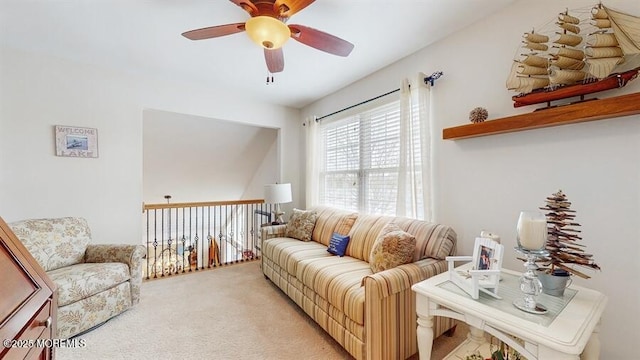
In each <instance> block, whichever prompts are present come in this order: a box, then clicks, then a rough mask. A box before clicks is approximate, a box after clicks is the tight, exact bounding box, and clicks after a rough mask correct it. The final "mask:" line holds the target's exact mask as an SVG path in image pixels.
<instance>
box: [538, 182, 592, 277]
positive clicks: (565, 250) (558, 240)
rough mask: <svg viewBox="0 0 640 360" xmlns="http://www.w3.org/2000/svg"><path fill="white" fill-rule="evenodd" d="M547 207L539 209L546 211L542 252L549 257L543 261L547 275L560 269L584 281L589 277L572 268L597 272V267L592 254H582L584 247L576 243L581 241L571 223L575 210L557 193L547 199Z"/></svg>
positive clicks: (562, 195)
mask: <svg viewBox="0 0 640 360" xmlns="http://www.w3.org/2000/svg"><path fill="white" fill-rule="evenodd" d="M546 203H547V205H546V206H545V207H541V208H540V210H546V211H547V213H546V216H547V229H548V236H547V244H546V249H547V250H548V251H549V256H548V257H547V258H544V259H543V261H544V266H545V267H547V272H548V273H549V274H554V271H556V270H557V269H562V270H564V271H567V272H569V273H571V274H575V275H577V276H580V277H581V278H584V279H588V278H590V276H588V275H586V274H584V273H582V272H580V271H578V270H576V269H575V267H574V266H570V265H577V266H583V267H589V268H592V269H596V270H600V267H599V266H598V265H597V264H596V263H595V262H594V261H593V259H592V257H593V255H591V254H587V253H585V252H584V247H585V245H582V244H579V243H578V241H579V240H582V237H580V235H579V234H580V232H581V231H580V230H578V229H576V227H578V226H580V224H578V223H577V222H574V219H575V217H576V215H575V210H571V209H570V208H571V202H569V201H568V200H567V196H566V195H565V194H564V193H563V192H562V190H559V191H558V192H557V193H555V194H553V195H551V196H549V197H547V199H546Z"/></svg>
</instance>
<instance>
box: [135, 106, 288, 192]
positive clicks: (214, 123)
mask: <svg viewBox="0 0 640 360" xmlns="http://www.w3.org/2000/svg"><path fill="white" fill-rule="evenodd" d="M143 118H144V119H143V130H142V132H143V163H144V171H143V175H142V177H143V200H144V202H145V203H146V204H154V203H155V204H157V203H165V199H164V196H165V195H171V197H172V198H171V202H172V203H179V202H198V201H224V200H238V199H242V200H245V199H261V198H262V197H263V186H264V184H267V183H273V182H275V181H278V179H279V176H278V165H277V161H276V160H277V159H276V152H275V150H276V146H277V136H278V131H277V130H276V129H270V128H265V127H258V126H253V125H246V124H241V123H236V122H230V121H223V120H216V119H210V118H204V117H199V116H193V115H185V114H176V113H172V112H167V111H158V110H145V111H144V114H143ZM255 181H260V182H261V183H260V184H255ZM257 185H259V186H257Z"/></svg>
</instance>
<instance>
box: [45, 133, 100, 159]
mask: <svg viewBox="0 0 640 360" xmlns="http://www.w3.org/2000/svg"><path fill="white" fill-rule="evenodd" d="M55 134H56V156H70V157H86V158H97V157H98V129H93V128H85V127H76V126H64V125H56V127H55Z"/></svg>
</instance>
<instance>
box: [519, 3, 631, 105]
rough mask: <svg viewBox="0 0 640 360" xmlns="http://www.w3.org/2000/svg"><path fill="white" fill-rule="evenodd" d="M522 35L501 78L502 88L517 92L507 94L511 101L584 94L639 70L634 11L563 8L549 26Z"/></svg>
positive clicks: (614, 84) (617, 84)
mask: <svg viewBox="0 0 640 360" xmlns="http://www.w3.org/2000/svg"><path fill="white" fill-rule="evenodd" d="M585 12H586V13H588V14H587V15H586V16H584V15H585V14H584V13H585ZM576 14H577V15H576ZM574 15H576V16H574ZM580 15H583V16H582V18H581V17H580ZM523 38H524V40H523V45H522V49H519V51H518V55H517V59H515V60H514V63H513V66H512V68H511V73H510V74H509V78H508V79H507V88H508V89H509V90H514V91H517V92H519V93H520V94H519V95H515V96H513V97H512V99H513V101H514V104H513V106H514V107H520V106H526V105H533V104H539V103H547V105H548V106H550V105H551V101H555V100H560V99H566V98H570V97H574V96H580V97H581V100H584V95H587V94H592V93H595V92H599V91H604V90H609V89H614V88H619V87H623V86H625V85H626V84H627V83H628V82H629V81H631V80H633V79H635V78H636V77H637V76H638V73H639V72H640V17H638V16H634V15H629V14H625V13H623V12H620V11H616V10H612V9H610V8H607V7H606V6H604V5H602V4H599V5H597V6H596V7H594V8H592V9H590V11H584V10H583V11H582V13H580V11H578V10H577V11H576V13H575V14H570V13H569V10H567V11H565V12H564V13H561V14H559V15H558V21H557V23H556V24H554V29H553V30H551V31H544V29H541V31H538V32H536V31H535V30H534V31H531V32H529V33H525V34H524V36H523Z"/></svg>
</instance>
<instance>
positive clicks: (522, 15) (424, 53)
mask: <svg viewBox="0 0 640 360" xmlns="http://www.w3.org/2000/svg"><path fill="white" fill-rule="evenodd" d="M606 4H607V5H608V6H610V7H612V8H614V9H620V10H623V11H627V12H629V13H632V14H635V15H640V2H637V1H635V0H633V1H632V0H627V1H620V0H618V1H614V0H610V1H607V3H606ZM590 5H592V3H591V2H589V1H563V2H562V3H561V4H560V3H558V2H557V1H553V0H544V1H542V0H541V1H525V0H522V1H519V2H517V3H515V4H514V5H513V6H511V7H509V8H507V9H505V10H504V11H502V12H501V13H498V14H496V15H494V16H492V17H490V18H486V19H484V20H483V21H481V22H480V23H477V24H475V25H473V26H471V27H470V28H468V29H466V30H465V31H464V32H462V33H457V34H455V35H453V36H450V37H449V38H447V39H445V40H443V41H440V42H438V43H436V44H433V45H432V46H429V47H427V48H425V49H423V50H421V51H420V52H418V53H416V54H413V55H412V56H410V57H407V58H405V59H403V60H402V61H400V62H398V63H395V64H393V65H391V66H389V67H387V68H385V69H382V70H380V71H378V72H377V73H375V74H372V75H370V76H369V77H367V78H365V79H363V80H361V81H359V82H357V83H354V84H352V85H350V86H348V87H347V88H345V89H342V90H340V91H339V92H337V93H334V94H332V95H331V96H328V97H326V98H324V99H322V100H320V101H318V102H316V103H315V104H312V105H311V106H308V107H307V108H305V109H303V116H309V115H318V116H321V115H324V114H327V113H330V112H333V111H335V110H338V109H341V108H344V107H345V106H348V105H351V104H355V103H358V102H360V101H362V100H365V99H367V98H371V97H373V96H376V95H378V94H382V93H385V92H387V91H389V90H392V89H395V88H398V87H399V85H400V80H401V78H403V77H412V76H415V74H416V73H417V72H420V71H422V72H425V73H427V74H430V73H432V72H433V71H436V70H442V71H443V72H444V76H443V77H442V78H441V79H440V80H438V81H437V82H436V85H435V87H434V88H433V92H432V106H433V129H434V141H433V153H434V157H435V165H434V166H435V168H434V176H435V194H434V195H435V214H436V219H437V221H438V222H441V223H446V224H449V225H451V226H453V228H454V229H455V230H456V232H457V234H458V242H459V247H458V248H459V253H460V254H471V253H472V246H471V245H472V243H473V240H474V237H475V236H477V235H479V233H480V231H481V230H482V229H487V230H491V231H494V232H496V233H498V234H500V235H501V236H502V239H503V243H504V245H505V246H506V249H507V251H506V254H505V265H504V266H505V267H506V268H511V269H515V270H519V271H521V270H522V263H521V262H520V261H518V260H516V253H515V251H513V250H512V249H513V247H514V246H515V224H516V221H517V217H518V213H519V212H520V211H521V210H527V209H536V208H537V207H539V206H543V205H544V200H545V197H546V196H548V195H550V194H552V193H553V192H556V191H557V190H558V189H562V190H563V191H564V192H565V193H566V194H567V196H568V198H569V200H570V201H572V203H573V205H572V208H573V209H575V210H576V211H577V218H576V220H577V222H579V223H581V224H582V231H583V237H584V240H583V242H582V243H583V244H584V245H586V246H587V251H588V252H591V253H593V254H594V256H595V260H596V261H597V262H598V263H599V265H600V266H601V267H602V269H603V270H602V272H596V273H590V274H592V275H593V277H592V278H591V279H589V280H586V281H585V280H582V279H576V280H574V281H575V283H578V284H579V285H583V286H587V287H591V288H594V289H597V290H599V291H601V292H603V293H605V294H606V295H607V296H608V298H609V303H608V306H607V309H606V311H605V313H604V316H603V319H602V333H601V339H602V346H603V350H602V354H601V355H602V356H601V358H602V359H632V358H637V350H636V348H635V346H633V345H634V344H637V343H638V340H640V333H639V332H638V329H637V324H638V323H640V310H639V308H638V304H640V288H638V287H637V284H638V281H637V275H638V274H639V273H640V265H639V264H640V262H639V261H638V259H639V258H640V250H639V249H640V226H639V224H638V219H640V185H639V184H640V116H639V115H635V116H628V117H623V118H617V119H612V120H606V121H596V122H589V123H582V124H575V125H565V126H559V127H552V128H546V129H539V130H529V131H524V132H517V133H511V134H502V135H494V136H487V137H481V138H474V139H467V140H458V141H451V140H446V141H445V140H442V135H441V134H442V129H443V128H445V127H451V126H457V125H464V124H467V123H468V114H469V111H470V110H471V109H473V108H475V107H476V106H483V107H485V108H487V109H488V111H489V118H490V119H495V118H500V117H503V116H509V115H515V114H518V113H525V112H531V111H533V109H534V108H535V107H525V108H519V109H514V108H513V107H512V102H511V96H512V95H513V94H512V93H510V92H508V91H507V90H506V89H505V86H504V83H505V79H506V76H507V74H508V71H509V68H510V65H511V61H512V59H513V57H514V54H515V50H516V48H517V46H518V43H519V41H520V36H521V34H522V33H523V32H525V31H528V30H530V29H531V27H533V26H540V25H544V24H546V23H547V22H548V21H549V20H550V19H551V18H552V17H553V16H555V14H556V13H558V12H561V11H563V10H564V9H565V8H566V7H568V8H569V9H572V8H580V7H585V6H590ZM416 36H419V35H417V34H416ZM638 91H640V80H635V82H632V83H630V84H629V85H627V87H625V88H624V89H619V90H616V91H610V92H606V93H601V94H598V96H599V97H610V96H615V95H622V94H625V93H632V92H638Z"/></svg>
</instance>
